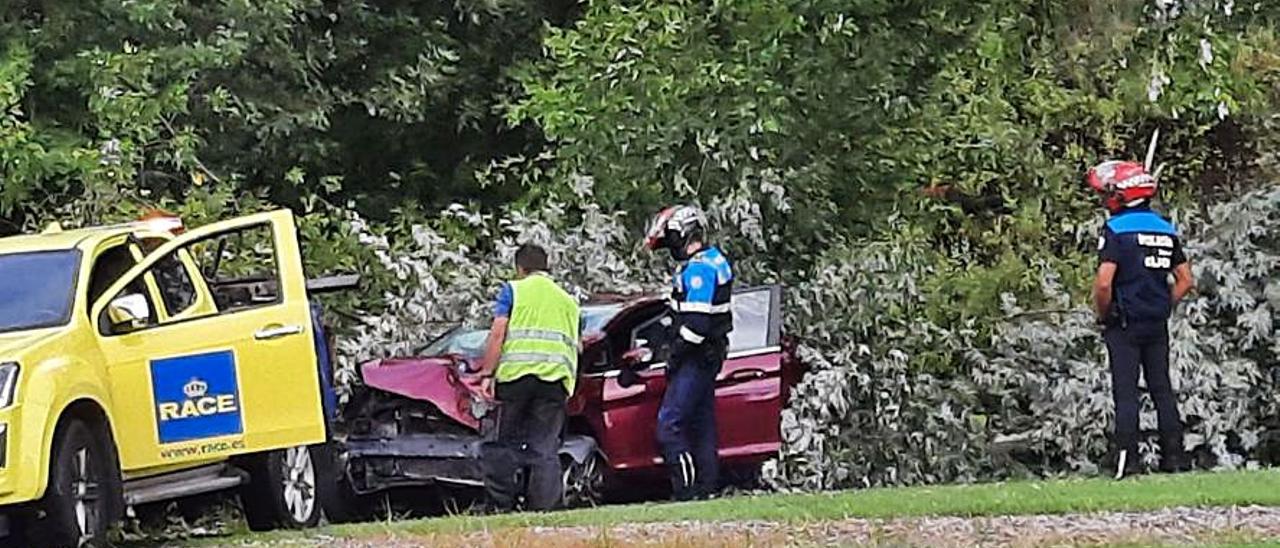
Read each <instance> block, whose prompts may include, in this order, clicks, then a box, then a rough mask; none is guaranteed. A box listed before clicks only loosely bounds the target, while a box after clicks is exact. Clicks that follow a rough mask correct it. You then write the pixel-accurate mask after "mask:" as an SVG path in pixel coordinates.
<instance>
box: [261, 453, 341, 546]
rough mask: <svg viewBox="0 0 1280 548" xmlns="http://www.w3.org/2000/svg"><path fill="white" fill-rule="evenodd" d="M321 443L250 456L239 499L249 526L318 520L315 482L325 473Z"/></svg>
mask: <svg viewBox="0 0 1280 548" xmlns="http://www.w3.org/2000/svg"><path fill="white" fill-rule="evenodd" d="M323 447H324V446H323V445H314V446H307V447H290V448H288V449H280V450H276V451H270V452H267V453H263V454H261V455H255V456H253V457H251V458H250V459H249V460H248V462H246V463H245V464H246V465H245V468H246V470H247V471H248V472H249V483H247V484H245V486H244V487H243V488H242V489H241V491H240V503H241V506H243V508H244V519H245V521H246V522H248V524H249V529H251V530H254V531H269V530H272V529H305V528H308V527H315V526H316V525H318V524H319V523H320V514H321V506H320V497H319V494H318V489H317V485H318V483H319V481H321V480H322V478H323V475H324V474H325V473H326V468H328V467H326V466H323V465H321V463H322V462H323V461H324V457H323V455H321V454H320V453H322V450H323Z"/></svg>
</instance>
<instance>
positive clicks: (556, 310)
mask: <svg viewBox="0 0 1280 548" xmlns="http://www.w3.org/2000/svg"><path fill="white" fill-rule="evenodd" d="M511 293H512V297H513V306H512V308H511V316H510V318H509V319H508V320H507V337H506V340H505V341H504V342H503V343H502V357H501V358H500V359H499V360H498V371H497V373H496V374H495V375H494V377H495V378H496V379H497V381H498V382H511V381H514V380H516V379H518V378H520V377H523V376H525V375H534V376H536V377H538V378H539V379H542V380H544V381H547V382H556V381H561V382H563V383H564V388H565V391H566V393H567V394H569V395H571V396H572V395H573V388H574V386H575V384H576V383H577V380H578V321H579V317H578V302H577V301H576V300H574V298H573V297H572V296H570V295H569V294H568V293H567V292H565V290H564V289H561V288H560V286H559V285H556V283H555V282H554V281H552V280H551V278H548V277H547V276H546V275H545V274H541V273H534V274H531V275H529V276H527V277H525V278H524V279H522V280H516V281H513V282H511Z"/></svg>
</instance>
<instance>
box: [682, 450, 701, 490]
mask: <svg viewBox="0 0 1280 548" xmlns="http://www.w3.org/2000/svg"><path fill="white" fill-rule="evenodd" d="M685 456H686V457H689V485H690V486H692V485H693V484H695V483H697V482H698V467H697V466H694V465H693V455H690V454H689V453H685Z"/></svg>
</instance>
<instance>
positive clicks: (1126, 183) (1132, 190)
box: [1085, 160, 1157, 213]
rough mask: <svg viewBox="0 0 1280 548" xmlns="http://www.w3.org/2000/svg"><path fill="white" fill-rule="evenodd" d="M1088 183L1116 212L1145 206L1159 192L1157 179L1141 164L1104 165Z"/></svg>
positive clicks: (1090, 175)
mask: <svg viewBox="0 0 1280 548" xmlns="http://www.w3.org/2000/svg"><path fill="white" fill-rule="evenodd" d="M1085 180H1086V181H1087V182H1088V183H1089V187H1090V188H1092V189H1093V190H1094V191H1095V192H1097V193H1098V194H1101V195H1102V197H1103V204H1104V205H1106V207H1107V210H1108V211H1110V212H1112V213H1116V212H1118V211H1120V210H1122V209H1125V208H1129V207H1136V206H1139V205H1142V204H1143V203H1144V202H1147V201H1149V200H1151V199H1152V198H1154V197H1155V196H1156V191H1157V185H1156V179H1155V177H1152V176H1151V174H1149V173H1147V170H1146V168H1144V167H1143V166H1142V164H1140V163H1138V162H1128V161H1122V160H1111V161H1107V162H1102V163H1101V164H1098V165H1096V166H1093V167H1092V168H1091V169H1089V172H1088V174H1086V175H1085Z"/></svg>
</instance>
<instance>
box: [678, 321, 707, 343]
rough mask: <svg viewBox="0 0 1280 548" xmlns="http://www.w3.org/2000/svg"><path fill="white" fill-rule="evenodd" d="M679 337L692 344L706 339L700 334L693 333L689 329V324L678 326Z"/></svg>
mask: <svg viewBox="0 0 1280 548" xmlns="http://www.w3.org/2000/svg"><path fill="white" fill-rule="evenodd" d="M680 338H681V339H684V340H686V341H689V342H691V343H693V344H702V341H705V340H707V338H706V337H703V336H702V335H699V334H697V333H695V332H694V331H693V330H692V329H689V326H687V325H682V326H680Z"/></svg>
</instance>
